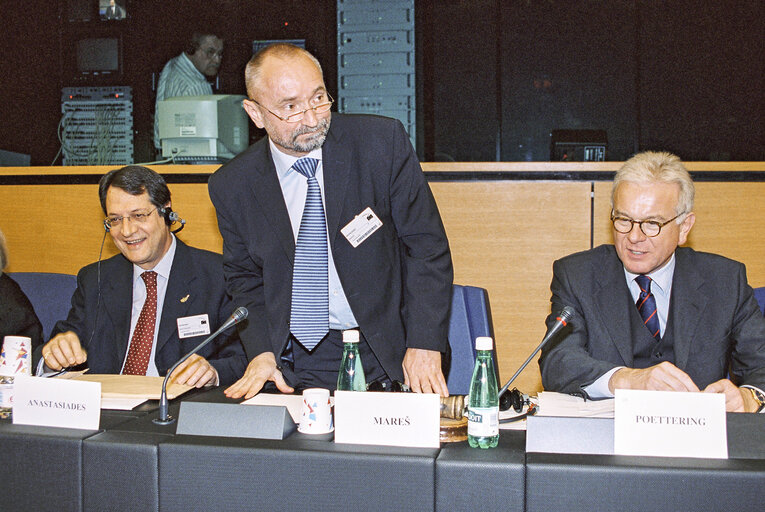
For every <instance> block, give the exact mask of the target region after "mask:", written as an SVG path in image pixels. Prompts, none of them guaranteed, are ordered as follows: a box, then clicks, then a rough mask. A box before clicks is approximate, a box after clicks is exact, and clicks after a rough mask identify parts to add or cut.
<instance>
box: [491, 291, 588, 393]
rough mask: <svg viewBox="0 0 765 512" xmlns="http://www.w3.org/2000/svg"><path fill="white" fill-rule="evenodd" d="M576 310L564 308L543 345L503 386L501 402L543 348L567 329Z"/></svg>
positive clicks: (540, 345)
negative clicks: (506, 392)
mask: <svg viewBox="0 0 765 512" xmlns="http://www.w3.org/2000/svg"><path fill="white" fill-rule="evenodd" d="M574 315H575V313H574V308H572V307H571V306H566V307H564V308H563V310H562V311H561V312H560V315H558V317H557V318H556V319H555V323H554V324H553V326H552V327H550V329H549V330H548V331H547V334H545V337H544V339H543V340H542V343H540V344H539V346H538V347H537V348H536V349H534V352H532V353H531V355H530V356H529V357H528V359H526V361H524V363H523V364H522V365H521V367H520V368H518V370H517V371H516V372H515V373H514V374H513V376H512V377H510V380H509V381H507V384H505V385H504V386H502V389H500V390H499V393H498V395H497V396H499V398H500V400H502V395H503V394H504V393H505V391H507V388H509V387H510V384H512V383H513V381H514V380H515V379H516V378H517V377H518V374H520V373H521V372H522V371H523V369H524V368H526V366H527V365H528V364H529V363H530V362H531V360H532V359H534V356H535V355H537V352H539V351H540V350H541V349H542V347H544V346H545V344H546V343H547V342H548V341H550V340H551V339H552V338H554V337H555V335H556V334H558V332H559V331H560V330H561V329H563V328H564V327H566V325H568V323H569V322H570V321H571V319H572V318H574Z"/></svg>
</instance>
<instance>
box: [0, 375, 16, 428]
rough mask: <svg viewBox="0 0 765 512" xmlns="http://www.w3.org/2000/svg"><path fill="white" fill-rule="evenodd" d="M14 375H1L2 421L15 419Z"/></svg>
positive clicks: (0, 403) (0, 416)
mask: <svg viewBox="0 0 765 512" xmlns="http://www.w3.org/2000/svg"><path fill="white" fill-rule="evenodd" d="M13 380H14V377H13V376H12V375H0V419H6V418H12V417H13Z"/></svg>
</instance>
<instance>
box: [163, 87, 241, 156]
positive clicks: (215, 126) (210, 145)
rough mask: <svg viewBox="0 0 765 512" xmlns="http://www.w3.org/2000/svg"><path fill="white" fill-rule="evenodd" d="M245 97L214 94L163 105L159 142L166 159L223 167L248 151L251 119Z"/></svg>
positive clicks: (182, 97)
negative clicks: (246, 107)
mask: <svg viewBox="0 0 765 512" xmlns="http://www.w3.org/2000/svg"><path fill="white" fill-rule="evenodd" d="M243 99H245V97H244V96H241V95H234V94H212V95H206V96H179V97H177V98H168V99H166V100H163V101H160V102H159V104H158V106H157V115H158V116H159V121H158V123H159V139H160V143H161V145H162V157H163V158H172V159H173V160H174V161H178V162H196V163H205V162H210V163H220V162H225V161H227V160H230V159H231V158H233V157H234V156H236V155H237V154H239V153H241V152H242V151H244V150H245V149H246V148H247V144H248V143H249V122H250V121H249V118H248V117H247V113H246V112H245V111H244V107H242V100H243Z"/></svg>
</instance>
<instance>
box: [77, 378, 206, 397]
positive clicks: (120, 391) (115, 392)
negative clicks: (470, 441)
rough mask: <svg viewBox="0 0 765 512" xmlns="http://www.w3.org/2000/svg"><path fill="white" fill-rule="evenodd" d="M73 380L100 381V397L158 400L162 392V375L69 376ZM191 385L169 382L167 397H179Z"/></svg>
mask: <svg viewBox="0 0 765 512" xmlns="http://www.w3.org/2000/svg"><path fill="white" fill-rule="evenodd" d="M71 378H72V379H74V380H84V381H87V382H100V383H101V398H143V399H144V400H159V396H160V394H161V393H162V382H163V381H164V380H165V378H164V377H147V376H145V375H106V374H88V373H86V374H82V375H75V376H72V377H71ZM190 389H191V386H187V385H185V384H177V383H174V382H170V383H168V385H167V398H168V400H172V399H173V398H176V397H179V396H181V395H182V394H184V393H185V392H186V391H188V390H190Z"/></svg>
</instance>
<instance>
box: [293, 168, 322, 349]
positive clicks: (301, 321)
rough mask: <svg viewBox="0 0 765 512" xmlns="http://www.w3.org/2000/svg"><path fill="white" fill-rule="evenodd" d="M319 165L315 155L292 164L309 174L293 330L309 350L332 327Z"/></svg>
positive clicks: (299, 241)
mask: <svg viewBox="0 0 765 512" xmlns="http://www.w3.org/2000/svg"><path fill="white" fill-rule="evenodd" d="M318 165H319V160H317V159H316V158H301V159H300V160H298V161H297V162H295V164H294V165H293V166H292V168H293V169H295V170H296V171H297V172H299V173H300V174H302V175H303V176H305V177H306V178H308V193H307V194H306V197H305V208H304V209H303V218H302V219H301V220H300V229H299V230H298V237H297V243H296V244H295V266H294V268H293V271H292V309H291V313H290V331H291V332H292V335H293V336H294V337H295V338H296V339H297V340H298V342H300V344H301V345H303V346H304V347H305V348H306V349H308V350H313V349H314V347H316V345H318V344H319V342H320V341H321V340H322V338H324V336H325V335H326V334H327V331H329V261H328V255H327V222H326V220H325V218H324V206H323V205H322V201H321V190H320V189H319V182H318V181H316V176H315V174H316V167H317V166H318Z"/></svg>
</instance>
